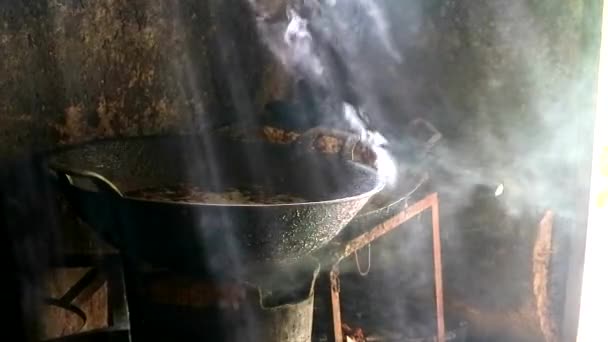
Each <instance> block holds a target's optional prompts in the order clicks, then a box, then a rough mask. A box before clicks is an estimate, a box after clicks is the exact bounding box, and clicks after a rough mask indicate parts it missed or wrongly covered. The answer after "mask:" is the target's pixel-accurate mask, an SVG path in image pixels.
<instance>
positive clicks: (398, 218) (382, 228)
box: [336, 193, 437, 263]
mask: <svg viewBox="0 0 608 342" xmlns="http://www.w3.org/2000/svg"><path fill="white" fill-rule="evenodd" d="M436 201H437V194H436V193H433V194H430V195H428V196H426V197H424V198H423V199H421V200H420V201H418V202H416V203H414V204H412V205H411V206H408V207H406V208H405V209H404V210H403V211H401V212H400V213H399V214H397V215H395V216H393V217H391V218H390V219H388V220H386V221H384V222H383V223H381V224H379V225H377V226H376V227H374V228H373V229H372V230H370V231H369V232H367V233H364V234H361V235H359V236H358V237H356V238H354V239H353V240H351V241H350V242H348V243H347V244H346V246H345V248H344V252H343V253H341V254H340V255H339V256H338V258H337V261H336V263H337V262H340V261H341V260H342V259H345V258H347V257H349V256H350V255H351V254H353V253H354V252H355V251H357V250H359V249H361V248H363V247H365V246H366V245H367V244H369V243H370V242H372V241H374V240H376V239H377V238H379V237H381V236H383V235H384V234H386V233H388V232H390V231H391V230H393V229H395V228H397V227H398V226H400V225H401V224H403V223H404V222H405V221H408V220H409V219H411V218H413V217H415V216H416V215H418V214H420V213H421V212H423V211H424V210H426V209H428V208H431V207H432V206H433V203H434V202H436Z"/></svg>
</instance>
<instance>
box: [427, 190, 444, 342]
mask: <svg viewBox="0 0 608 342" xmlns="http://www.w3.org/2000/svg"><path fill="white" fill-rule="evenodd" d="M430 196H432V201H431V203H432V208H431V215H432V221H433V223H432V225H433V265H434V268H435V303H436V305H437V341H438V342H444V341H445V316H444V307H443V266H442V262H441V230H440V227H439V198H438V197H437V193H433V194H431V195H430Z"/></svg>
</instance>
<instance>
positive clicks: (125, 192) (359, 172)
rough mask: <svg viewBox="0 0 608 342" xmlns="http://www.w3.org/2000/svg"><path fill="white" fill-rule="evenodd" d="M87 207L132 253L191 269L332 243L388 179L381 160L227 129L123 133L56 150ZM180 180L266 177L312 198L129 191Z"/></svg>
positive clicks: (223, 185)
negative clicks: (211, 198)
mask: <svg viewBox="0 0 608 342" xmlns="http://www.w3.org/2000/svg"><path fill="white" fill-rule="evenodd" d="M49 165H50V167H51V170H52V172H53V173H54V174H55V176H56V177H57V178H58V180H59V183H60V184H61V188H62V191H63V192H64V193H65V195H66V197H67V198H68V201H69V202H70V203H71V204H72V206H73V207H74V208H75V209H76V211H77V214H78V215H79V216H80V217H81V218H82V219H83V220H84V221H85V222H86V223H88V224H89V225H90V226H92V227H93V228H95V229H96V230H97V231H99V232H100V233H101V234H102V235H103V236H104V237H105V238H106V239H107V240H109V241H110V242H111V243H112V244H114V245H115V246H117V247H118V248H119V249H121V250H122V251H123V253H124V254H126V255H127V256H129V257H133V258H136V259H138V260H143V261H146V262H147V263H149V264H151V265H153V266H158V267H168V268H171V269H174V270H183V271H188V272H200V271H202V270H204V271H209V270H210V271H221V272H226V271H228V272H229V273H230V271H231V270H232V271H236V272H239V270H238V268H239V267H240V266H242V265H250V264H251V265H266V264H272V263H278V262H289V261H294V260H297V259H299V258H301V257H302V256H305V255H307V254H309V253H310V252H312V251H314V250H316V249H317V248H319V247H321V246H323V245H324V244H325V243H327V242H328V241H329V240H331V239H332V238H333V237H335V236H336V235H337V234H338V233H339V232H340V230H341V229H342V228H343V227H344V226H345V225H346V224H348V222H349V221H350V220H351V219H352V218H353V217H354V216H355V215H356V214H357V212H358V211H359V210H360V209H361V208H362V207H363V206H364V205H365V204H366V202H367V201H368V199H369V198H370V197H371V196H372V195H373V194H375V193H377V192H378V191H380V190H381V189H382V187H383V182H382V181H381V180H380V178H379V177H378V175H377V173H376V172H375V171H374V170H372V169H371V168H367V167H365V166H362V165H359V164H356V163H353V162H350V161H346V160H343V159H341V158H339V157H337V156H328V155H322V154H319V153H315V152H314V151H309V150H306V149H302V148H298V145H294V144H292V145H278V144H271V143H268V142H262V141H259V142H243V141H238V140H236V139H233V138H230V137H224V136H219V135H198V136H156V137H139V138H123V139H113V140H105V141H98V142H92V143H87V144H83V145H79V146H75V147H70V148H67V149H64V150H61V151H57V152H55V153H53V154H52V155H50V157H49ZM176 183H188V184H194V185H197V186H199V187H201V188H205V189H208V190H210V191H224V190H225V189H228V188H237V189H240V188H246V187H250V186H253V185H255V186H258V187H261V188H263V189H265V190H267V191H271V192H276V193H284V194H291V195H294V196H297V197H300V198H304V199H306V201H305V202H302V203H290V204H240V205H239V204H209V203H185V202H172V201H169V200H149V199H143V198H136V197H132V196H130V195H129V194H130V193H131V192H133V191H137V190H140V189H144V188H150V187H156V186H168V185H174V184H176Z"/></svg>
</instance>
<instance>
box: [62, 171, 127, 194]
mask: <svg viewBox="0 0 608 342" xmlns="http://www.w3.org/2000/svg"><path fill="white" fill-rule="evenodd" d="M54 171H55V172H56V173H57V177H59V181H60V183H67V184H69V185H71V186H75V185H74V179H75V178H83V179H87V180H88V181H90V182H91V183H93V184H94V185H95V187H96V188H97V190H98V191H99V192H105V193H109V194H113V195H116V196H119V197H123V194H122V192H121V191H120V190H119V189H118V187H116V185H114V184H113V183H112V182H111V181H109V180H108V179H107V178H105V177H104V176H102V175H100V174H98V173H97V172H93V171H83V170H58V169H55V170H54Z"/></svg>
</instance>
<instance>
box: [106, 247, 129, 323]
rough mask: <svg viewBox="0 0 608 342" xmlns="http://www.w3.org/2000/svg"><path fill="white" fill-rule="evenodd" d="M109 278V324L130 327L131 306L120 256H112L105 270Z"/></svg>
mask: <svg viewBox="0 0 608 342" xmlns="http://www.w3.org/2000/svg"><path fill="white" fill-rule="evenodd" d="M105 272H106V274H107V278H108V298H107V303H108V326H111V327H114V328H123V329H128V328H129V327H130V324H129V306H128V303H127V292H126V288H125V277H124V273H123V264H122V259H121V258H120V257H116V258H112V259H111V260H110V262H109V263H108V264H107V265H106V270H105Z"/></svg>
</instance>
